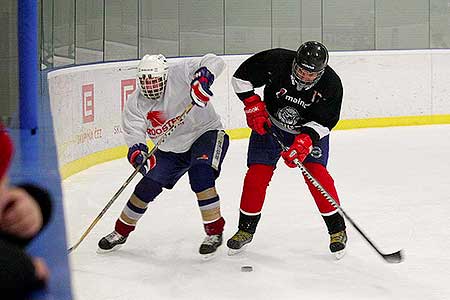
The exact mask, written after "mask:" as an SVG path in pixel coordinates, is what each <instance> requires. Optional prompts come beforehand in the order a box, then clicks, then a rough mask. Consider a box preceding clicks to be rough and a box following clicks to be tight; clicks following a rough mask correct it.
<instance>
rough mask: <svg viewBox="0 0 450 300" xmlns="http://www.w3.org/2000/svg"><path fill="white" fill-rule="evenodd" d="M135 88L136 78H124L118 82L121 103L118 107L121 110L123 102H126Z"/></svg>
mask: <svg viewBox="0 0 450 300" xmlns="http://www.w3.org/2000/svg"><path fill="white" fill-rule="evenodd" d="M135 90H136V79H124V80H122V81H121V82H120V95H121V96H120V98H121V105H120V109H121V110H122V111H123V107H124V105H125V102H127V100H128V97H129V96H130V95H131V94H132V93H133V92H134V91H135Z"/></svg>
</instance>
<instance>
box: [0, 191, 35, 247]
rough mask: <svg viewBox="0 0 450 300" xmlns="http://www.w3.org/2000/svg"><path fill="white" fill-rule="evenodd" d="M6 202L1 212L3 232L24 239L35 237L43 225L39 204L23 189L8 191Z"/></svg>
mask: <svg viewBox="0 0 450 300" xmlns="http://www.w3.org/2000/svg"><path fill="white" fill-rule="evenodd" d="M4 201H5V202H4V203H5V205H4V206H3V211H1V212H0V215H1V216H0V228H1V229H2V231H3V232H5V233H8V234H11V235H14V236H17V237H19V238H23V239H29V238H32V237H33V236H35V235H36V234H37V233H38V232H39V230H40V229H41V228H42V224H43V217H42V213H41V209H40V208H39V205H38V203H37V202H36V201H35V200H34V199H33V198H32V197H31V196H30V195H29V194H28V193H27V192H26V191H25V190H23V189H21V188H11V189H9V190H7V191H6V194H5V198H4Z"/></svg>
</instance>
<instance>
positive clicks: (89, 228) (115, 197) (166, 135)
mask: <svg viewBox="0 0 450 300" xmlns="http://www.w3.org/2000/svg"><path fill="white" fill-rule="evenodd" d="M193 107H194V104H193V103H190V104H189V105H188V106H187V107H186V108H185V109H184V111H183V112H182V113H181V115H180V116H179V117H178V118H177V121H176V122H175V124H174V125H173V126H172V128H170V129H169V130H168V131H167V132H166V133H164V135H163V136H162V137H161V138H160V139H159V140H158V142H156V144H155V146H154V147H153V148H152V150H151V151H150V152H149V153H148V154H147V156H146V157H145V159H144V160H143V161H144V162H143V163H142V164H141V165H139V166H137V167H136V169H135V170H134V171H133V173H132V174H131V175H130V177H128V179H127V180H125V182H124V183H123V184H122V186H121V187H120V188H119V190H118V191H117V192H116V193H115V194H114V196H113V197H112V198H111V200H109V202H108V203H107V204H106V206H105V207H104V208H103V209H102V211H101V212H100V213H99V214H98V216H97V217H96V218H95V219H94V221H92V223H91V225H89V227H88V229H86V231H85V232H84V233H83V234H82V235H81V237H80V239H79V240H78V242H77V243H76V244H74V245H73V246H72V247H70V248H69V249H68V250H67V251H68V252H69V253H71V252H72V251H73V250H75V249H76V248H77V247H78V246H79V245H80V244H81V242H82V241H83V240H84V238H85V237H86V236H87V235H88V234H89V232H90V231H91V230H92V228H94V226H95V225H96V224H97V223H98V221H100V219H101V218H102V217H103V215H104V214H105V213H106V211H107V210H108V209H109V208H110V207H111V205H112V204H113V203H114V201H116V199H117V198H118V197H119V195H120V194H121V193H122V192H123V190H124V189H125V188H126V187H127V185H128V184H129V183H130V182H131V181H132V180H133V178H134V177H135V176H136V174H137V173H139V170H140V169H141V168H142V166H143V165H144V164H145V163H146V162H147V159H148V158H149V157H151V156H152V155H153V154H154V153H155V151H156V150H157V149H158V148H159V146H160V145H161V144H162V143H164V141H165V140H166V138H167V137H168V136H169V135H171V134H172V132H173V131H174V130H175V128H177V127H178V126H179V125H180V124H181V123H183V121H184V119H185V117H186V115H187V114H188V113H189V112H190V111H191V109H192V108H193Z"/></svg>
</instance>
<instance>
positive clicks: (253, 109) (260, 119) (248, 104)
mask: <svg viewBox="0 0 450 300" xmlns="http://www.w3.org/2000/svg"><path fill="white" fill-rule="evenodd" d="M244 104H245V108H244V112H245V116H246V118H247V124H248V127H250V128H251V129H252V130H254V131H256V132H257V133H258V134H260V135H264V134H266V133H267V131H266V129H265V128H264V125H266V124H267V126H268V127H271V126H272V123H271V122H270V119H269V114H268V113H267V111H266V104H265V103H264V102H263V101H261V98H260V97H259V96H258V95H256V94H255V95H252V96H250V97H248V98H247V99H245V100H244Z"/></svg>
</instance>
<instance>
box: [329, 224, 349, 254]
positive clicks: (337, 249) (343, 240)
mask: <svg viewBox="0 0 450 300" xmlns="http://www.w3.org/2000/svg"><path fill="white" fill-rule="evenodd" d="M346 244H347V233H346V232H345V230H342V231H339V232H336V233H333V234H330V251H331V253H333V254H334V256H335V257H336V259H341V258H342V257H343V256H344V255H345V246H346Z"/></svg>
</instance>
